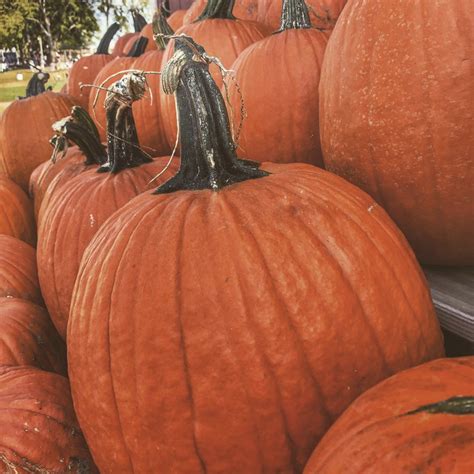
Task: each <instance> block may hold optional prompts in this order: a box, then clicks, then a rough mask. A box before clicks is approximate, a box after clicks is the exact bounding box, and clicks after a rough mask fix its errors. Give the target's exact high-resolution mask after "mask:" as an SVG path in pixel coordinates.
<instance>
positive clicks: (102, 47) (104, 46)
mask: <svg viewBox="0 0 474 474" xmlns="http://www.w3.org/2000/svg"><path fill="white" fill-rule="evenodd" d="M119 29H120V25H119V24H118V23H112V24H111V25H110V26H109V28H108V29H107V31H106V32H105V34H104V36H102V39H101V40H100V43H99V46H97V51H96V52H95V54H109V46H110V42H111V41H112V38H113V37H114V36H115V33H117V31H118V30H119Z"/></svg>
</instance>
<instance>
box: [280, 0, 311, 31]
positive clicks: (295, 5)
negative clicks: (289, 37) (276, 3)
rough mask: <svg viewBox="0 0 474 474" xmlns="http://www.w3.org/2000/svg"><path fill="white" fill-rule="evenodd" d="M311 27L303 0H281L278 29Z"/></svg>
mask: <svg viewBox="0 0 474 474" xmlns="http://www.w3.org/2000/svg"><path fill="white" fill-rule="evenodd" d="M304 28H312V25H311V19H310V17H309V11H308V6H307V5H306V2H305V0H283V7H282V10H281V24H280V29H279V30H278V32H280V31H285V30H295V29H296V30H297V29H304Z"/></svg>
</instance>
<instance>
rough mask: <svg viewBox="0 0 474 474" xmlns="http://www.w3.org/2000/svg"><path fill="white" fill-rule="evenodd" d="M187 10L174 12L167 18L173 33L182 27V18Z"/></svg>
mask: <svg viewBox="0 0 474 474" xmlns="http://www.w3.org/2000/svg"><path fill="white" fill-rule="evenodd" d="M186 13H188V10H175V11H174V12H173V13H172V14H171V15H170V16H169V17H168V18H167V22H168V24H169V25H170V27H171V29H172V30H173V31H176V30H177V29H178V28H181V27H182V26H183V24H184V23H183V22H184V17H185V15H186Z"/></svg>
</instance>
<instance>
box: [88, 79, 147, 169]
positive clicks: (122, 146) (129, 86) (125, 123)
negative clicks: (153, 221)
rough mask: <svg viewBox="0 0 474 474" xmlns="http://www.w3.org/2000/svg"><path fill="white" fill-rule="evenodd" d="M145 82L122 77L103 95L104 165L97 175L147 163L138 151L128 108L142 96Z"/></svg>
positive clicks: (132, 121)
mask: <svg viewBox="0 0 474 474" xmlns="http://www.w3.org/2000/svg"><path fill="white" fill-rule="evenodd" d="M145 88H146V78H145V75H144V74H141V73H128V74H125V75H124V76H123V77H122V78H121V79H120V80H118V81H117V82H115V83H114V84H113V85H112V87H111V88H110V90H109V92H107V96H106V98H105V109H106V118H107V154H108V161H107V162H106V163H104V164H103V165H102V166H101V167H100V168H99V169H98V170H97V171H98V172H99V173H103V172H108V171H109V172H111V173H118V172H119V171H121V170H123V169H126V168H133V167H135V166H140V165H141V164H143V163H149V162H151V161H152V160H151V158H150V157H149V156H148V155H147V154H146V153H145V152H144V151H142V150H141V149H140V144H139V142H138V134H137V127H136V125H135V120H134V119H133V113H132V104H133V102H135V101H136V100H139V99H141V98H142V97H143V95H144V94H145Z"/></svg>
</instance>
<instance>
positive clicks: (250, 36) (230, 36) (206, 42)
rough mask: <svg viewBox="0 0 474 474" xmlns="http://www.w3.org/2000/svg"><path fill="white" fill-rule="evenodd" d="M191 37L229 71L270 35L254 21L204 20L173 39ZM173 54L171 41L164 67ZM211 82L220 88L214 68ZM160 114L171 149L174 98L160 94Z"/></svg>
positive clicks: (178, 32)
mask: <svg viewBox="0 0 474 474" xmlns="http://www.w3.org/2000/svg"><path fill="white" fill-rule="evenodd" d="M182 33H183V34H186V35H188V36H191V37H192V38H193V39H194V41H196V43H198V44H200V45H202V46H203V47H204V49H205V50H206V51H207V53H208V54H209V55H210V56H215V57H217V58H219V59H220V60H221V62H222V64H223V65H224V67H225V68H227V69H230V67H231V66H232V64H233V63H234V61H235V60H236V59H237V57H238V56H239V54H240V53H241V52H242V51H243V50H244V49H245V48H247V47H248V46H250V45H251V44H253V43H256V42H257V41H259V40H261V39H263V38H264V37H265V36H267V35H268V34H270V30H269V29H268V28H267V27H265V26H264V25H261V24H259V23H256V22H254V21H241V20H227V19H220V18H216V19H207V20H202V21H198V22H196V23H192V24H189V25H184V26H183V27H182V28H180V29H179V30H178V31H176V33H175V34H176V35H179V34H182ZM173 53H174V41H170V42H169V44H168V46H167V47H166V50H165V54H164V55H163V64H166V63H167V62H168V61H169V60H170V58H171V56H172V55H173ZM210 70H211V74H212V78H213V79H214V80H215V81H216V83H217V85H218V86H219V87H220V86H222V84H223V81H222V75H221V73H220V71H219V68H218V67H217V66H216V65H215V64H213V65H211V67H210ZM160 100H161V112H162V114H163V125H164V128H165V135H166V139H167V141H168V145H169V146H170V147H171V148H174V145H175V143H176V135H177V127H176V106H175V102H174V97H172V96H170V95H165V94H161V95H160Z"/></svg>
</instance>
